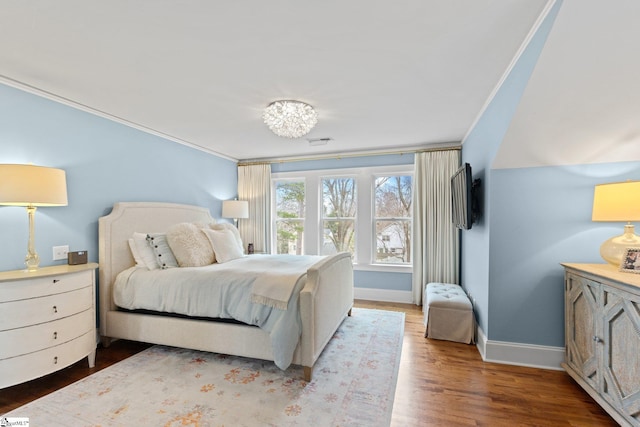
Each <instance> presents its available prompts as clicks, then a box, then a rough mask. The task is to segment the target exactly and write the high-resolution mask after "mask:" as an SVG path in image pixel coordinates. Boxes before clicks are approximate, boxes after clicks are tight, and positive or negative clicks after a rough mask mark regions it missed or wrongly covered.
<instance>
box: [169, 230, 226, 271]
mask: <svg viewBox="0 0 640 427" xmlns="http://www.w3.org/2000/svg"><path fill="white" fill-rule="evenodd" d="M167 243H168V244H169V247H170V248H171V250H172V252H173V255H174V256H175V258H176V261H177V262H178V265H179V266H180V267H202V266H203V265H209V264H213V263H214V262H215V261H216V259H215V255H214V252H213V248H212V247H211V243H210V242H209V239H208V238H207V236H205V234H204V233H203V232H202V231H201V230H200V228H198V226H197V225H195V224H192V223H190V222H181V223H179V224H175V225H172V226H171V227H169V229H168V230H167Z"/></svg>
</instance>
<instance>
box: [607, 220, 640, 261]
mask: <svg viewBox="0 0 640 427" xmlns="http://www.w3.org/2000/svg"><path fill="white" fill-rule="evenodd" d="M627 248H640V236H638V235H637V234H635V227H634V226H633V225H632V224H627V225H625V226H624V234H622V235H620V236H615V237H612V238H610V239H609V240H606V241H605V242H604V243H603V244H602V246H600V256H601V257H602V259H604V260H605V261H607V262H608V263H609V264H612V265H614V266H616V267H620V264H621V263H622V257H623V256H624V251H625V250H626V249H627Z"/></svg>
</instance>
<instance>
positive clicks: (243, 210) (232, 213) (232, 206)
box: [222, 200, 249, 219]
mask: <svg viewBox="0 0 640 427" xmlns="http://www.w3.org/2000/svg"><path fill="white" fill-rule="evenodd" d="M222 217H223V218H234V219H238V218H249V202H247V201H246V200H225V201H224V202H222Z"/></svg>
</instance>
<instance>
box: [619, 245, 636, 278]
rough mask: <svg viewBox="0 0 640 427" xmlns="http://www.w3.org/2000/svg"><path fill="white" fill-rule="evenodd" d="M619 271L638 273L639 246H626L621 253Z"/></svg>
mask: <svg viewBox="0 0 640 427" xmlns="http://www.w3.org/2000/svg"><path fill="white" fill-rule="evenodd" d="M620 271H625V272H627V273H637V274H640V248H626V249H625V251H624V254H623V255H622V262H621V263H620Z"/></svg>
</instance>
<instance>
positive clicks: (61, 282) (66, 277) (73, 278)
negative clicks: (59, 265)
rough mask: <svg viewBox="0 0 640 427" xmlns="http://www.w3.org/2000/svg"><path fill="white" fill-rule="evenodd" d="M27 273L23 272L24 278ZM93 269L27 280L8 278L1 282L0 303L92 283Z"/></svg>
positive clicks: (81, 286) (77, 287) (60, 291)
mask: <svg viewBox="0 0 640 427" xmlns="http://www.w3.org/2000/svg"><path fill="white" fill-rule="evenodd" d="M26 274H27V273H25V278H26V277H28V276H26ZM93 277H94V274H93V271H90V270H87V271H79V272H76V273H66V274H54V275H50V276H45V277H35V278H30V279H29V280H26V279H25V280H10V281H6V282H2V284H1V286H2V292H0V303H2V302H8V301H16V300H22V299H29V298H37V297H41V296H46V295H55V294H59V293H64V292H69V291H73V290H75V289H80V288H84V287H85V286H89V285H93Z"/></svg>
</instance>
